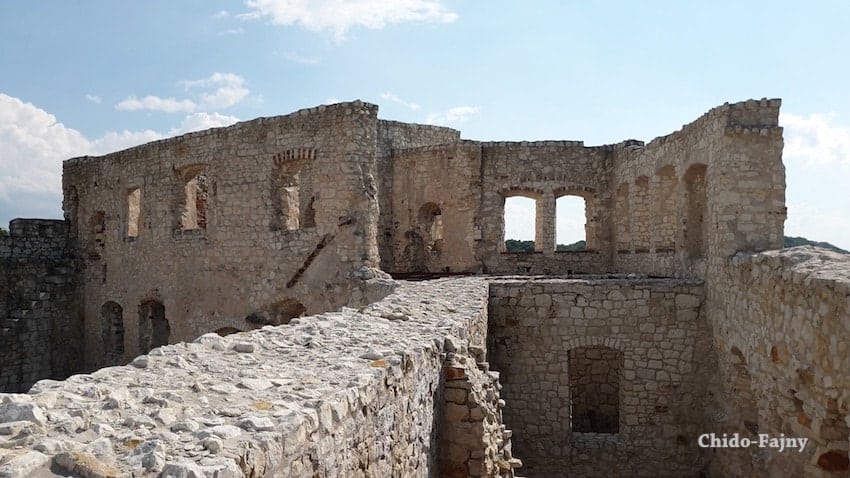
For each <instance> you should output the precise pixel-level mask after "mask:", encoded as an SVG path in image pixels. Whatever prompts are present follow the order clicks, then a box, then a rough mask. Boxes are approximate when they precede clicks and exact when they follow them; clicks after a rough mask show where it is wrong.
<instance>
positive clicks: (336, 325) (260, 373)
mask: <svg viewBox="0 0 850 478" xmlns="http://www.w3.org/2000/svg"><path fill="white" fill-rule="evenodd" d="M486 301H487V285H486V283H485V282H484V281H483V280H481V279H460V280H453V281H438V282H431V283H428V284H419V285H416V286H413V285H408V284H401V285H400V286H399V287H398V289H397V290H396V292H395V293H394V294H392V295H390V296H388V297H387V298H386V299H384V300H383V301H380V302H377V303H374V304H372V305H370V306H368V307H365V308H363V309H361V310H359V311H358V310H355V309H348V308H344V309H342V310H341V311H339V312H332V313H327V314H321V315H318V316H314V317H304V318H300V319H295V320H293V321H292V322H290V324H289V325H288V326H279V327H264V328H262V329H260V330H255V331H252V332H246V333H242V334H236V335H231V336H228V337H220V336H218V335H216V334H206V335H203V336H201V337H200V338H198V339H197V340H195V341H194V342H192V343H184V344H177V345H168V346H164V347H160V348H157V349H154V350H152V351H151V352H150V354H148V355H142V356H140V357H137V358H136V359H134V360H133V362H132V364H131V365H127V366H122V367H110V368H104V369H101V370H99V371H97V372H95V373H94V374H92V375H78V376H74V377H71V378H69V379H68V380H66V381H64V382H55V381H42V382H39V383H38V384H37V385H36V386H35V387H34V388H33V390H31V391H30V394H29V395H5V396H2V404H0V422H2V428H0V453H3V455H4V456H3V458H2V461H0V476H28V475H29V474H31V473H38V470H46V469H47V468H48V467H50V466H53V467H54V470H56V471H57V472H59V473H63V474H64V473H72V474H77V475H80V476H108V477H112V476H131V473H132V476H164V477H176V476H216V477H219V478H229V477H242V476H250V477H261V476H267V477H272V476H292V477H298V476H304V477H313V476H328V477H352V476H505V477H507V476H513V473H512V471H511V470H512V468H513V467H516V466H518V465H519V464H520V463H519V461H518V460H515V459H512V457H511V456H510V452H509V450H510V445H509V442H508V440H507V434H506V433H504V431H503V428H502V427H500V424H501V420H500V406H501V405H500V403H499V395H498V382H496V381H495V376H493V377H489V378H486V379H485V378H482V377H481V375H480V374H484V373H485V372H483V371H478V366H477V365H476V362H477V361H478V360H477V359H476V358H475V356H474V355H471V352H470V344H471V343H479V344H480V343H483V341H484V336H483V335H481V334H482V333H486V321H487V317H486V311H487V308H486ZM471 333H476V334H478V336H477V337H476V336H471V335H470V334H471ZM472 350H478V352H477V354H478V355H479V357H478V359H483V357H482V356H480V353H481V351H483V348H481V347H480V346H478V347H477V349H476V348H475V346H473V347H472ZM447 354H448V356H447ZM447 358H451V361H449V362H447V361H446V360H447ZM482 367H484V368H486V364H484V365H482ZM463 383H465V384H466V385H463ZM448 384H454V385H452V386H451V387H450V388H444V387H448V386H449V385H448ZM459 390H462V391H464V400H463V402H462V403H464V405H463V406H464V409H465V410H467V412H466V413H465V414H462V415H457V414H455V412H454V411H453V410H452V409H451V408H445V407H447V406H448V407H452V406H459V405H457V403H456V402H459V401H460V395H459V394H458V393H457V391H459ZM447 404H448V405H447ZM466 404H469V406H467V405H466ZM443 410H445V414H444V413H443ZM9 417H15V418H14V419H16V420H17V421H12V422H10V421H9ZM476 424H477V425H476ZM476 427H477V429H478V432H477V433H473V432H472V430H473V429H474V428H476ZM441 437H442V439H443V440H445V442H443V441H441ZM458 437H462V438H464V440H463V441H462V442H461V443H462V444H463V446H464V447H465V451H461V450H459V449H452V450H446V451H444V452H443V451H441V446H445V444H448V443H452V441H453V440H457V439H458ZM21 447H23V448H21ZM13 448H14V449H13ZM505 449H507V450H508V451H507V452H505V451H504V450H505ZM459 451H460V456H457V455H458V452H459ZM441 453H443V454H445V456H447V457H448V456H451V457H453V458H456V460H454V461H452V462H448V461H447V462H446V463H447V464H452V463H453V464H455V465H462V466H463V467H464V468H463V469H461V470H456V469H455V468H446V470H445V473H443V472H440V471H439V469H438V464H439V457H440V456H441ZM506 453H507V455H506ZM453 470H454V471H453ZM455 471H457V473H455Z"/></svg>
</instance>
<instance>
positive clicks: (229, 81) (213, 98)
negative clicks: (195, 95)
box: [178, 72, 251, 109]
mask: <svg viewBox="0 0 850 478" xmlns="http://www.w3.org/2000/svg"><path fill="white" fill-rule="evenodd" d="M178 85H181V86H183V88H185V89H186V90H187V91H188V90H192V89H196V88H215V90H214V91H213V92H211V93H210V92H205V93H201V94H200V102H201V105H200V107H201V109H221V108H228V107H230V106H233V105H235V104H237V103H239V102H240V101H242V100H243V99H245V97H247V96H248V95H249V94H250V93H251V91H250V90H249V89H248V88H245V79H244V78H242V77H241V76H239V75H236V74H233V73H218V72H216V73H213V74H212V75H210V76H209V77H208V78H203V79H200V80H182V81H180V82H178Z"/></svg>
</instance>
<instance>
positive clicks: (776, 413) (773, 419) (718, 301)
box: [709, 246, 850, 477]
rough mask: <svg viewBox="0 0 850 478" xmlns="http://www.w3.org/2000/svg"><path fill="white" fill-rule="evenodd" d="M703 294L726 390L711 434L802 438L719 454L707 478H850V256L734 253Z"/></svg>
mask: <svg viewBox="0 0 850 478" xmlns="http://www.w3.org/2000/svg"><path fill="white" fill-rule="evenodd" d="M709 290H710V295H709V306H710V309H709V310H710V313H709V318H710V320H711V322H712V325H713V327H714V331H715V340H716V342H717V355H718V363H719V366H720V371H721V373H722V377H723V379H724V382H723V383H724V385H725V387H724V388H723V390H722V391H721V392H722V393H721V394H720V395H718V398H719V401H720V403H721V404H722V405H723V407H722V408H720V409H719V411H720V413H719V414H718V417H717V418H718V420H717V421H716V423H715V425H714V428H715V429H714V430H710V431H713V432H716V433H726V434H728V435H729V436H732V434H733V433H739V434H740V436H741V437H743V438H748V439H752V440H758V439H759V435H761V434H766V435H769V436H772V437H780V436H783V435H784V436H785V437H791V438H806V439H808V443H807V444H806V446H805V448H804V450H803V451H802V452H798V451H797V450H779V449H777V448H770V447H761V448H760V447H755V446H753V447H749V448H747V449H738V450H736V449H722V450H721V449H718V450H717V452H716V453H715V455H714V459H713V461H712V471H713V474H712V476H714V474H715V473H716V474H718V476H807V477H836V476H850V460H848V449H850V373H848V371H850V255H846V254H838V253H835V252H831V251H828V250H825V249H821V248H816V247H811V246H803V247H795V248H791V249H783V250H778V251H770V252H764V253H760V254H738V255H736V256H735V257H733V258H732V259H731V260H730V261H729V263H728V265H727V267H726V268H724V269H723V270H722V271H721V275H720V276H719V280H716V281H715V282H714V283H713V285H712V287H710V289H709Z"/></svg>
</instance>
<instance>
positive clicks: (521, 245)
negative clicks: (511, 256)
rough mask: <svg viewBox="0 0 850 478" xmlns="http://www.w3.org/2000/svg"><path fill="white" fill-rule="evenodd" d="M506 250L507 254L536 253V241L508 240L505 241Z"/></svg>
mask: <svg viewBox="0 0 850 478" xmlns="http://www.w3.org/2000/svg"><path fill="white" fill-rule="evenodd" d="M505 250H506V251H507V252H534V241H518V240H516V239H508V240H507V241H505Z"/></svg>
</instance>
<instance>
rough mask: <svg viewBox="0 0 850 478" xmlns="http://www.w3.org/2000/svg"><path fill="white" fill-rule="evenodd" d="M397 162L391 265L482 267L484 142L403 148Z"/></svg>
mask: <svg viewBox="0 0 850 478" xmlns="http://www.w3.org/2000/svg"><path fill="white" fill-rule="evenodd" d="M393 164H394V177H393V184H394V185H395V188H396V189H395V194H394V195H393V205H392V207H393V209H392V210H393V216H394V221H393V243H392V246H393V247H392V254H393V259H394V261H393V264H394V267H395V269H392V271H403V272H452V271H454V272H459V271H462V272H480V270H481V266H480V264H479V262H478V260H477V258H476V251H477V246H478V241H479V240H480V239H481V228H480V225H479V224H478V221H477V218H478V212H479V206H478V205H479V202H480V200H481V190H480V177H481V148H480V146H478V144H477V143H472V142H458V143H455V144H452V145H442V146H436V147H422V148H415V149H405V150H402V151H399V152H397V153H396V154H395V155H394V156H393Z"/></svg>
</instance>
